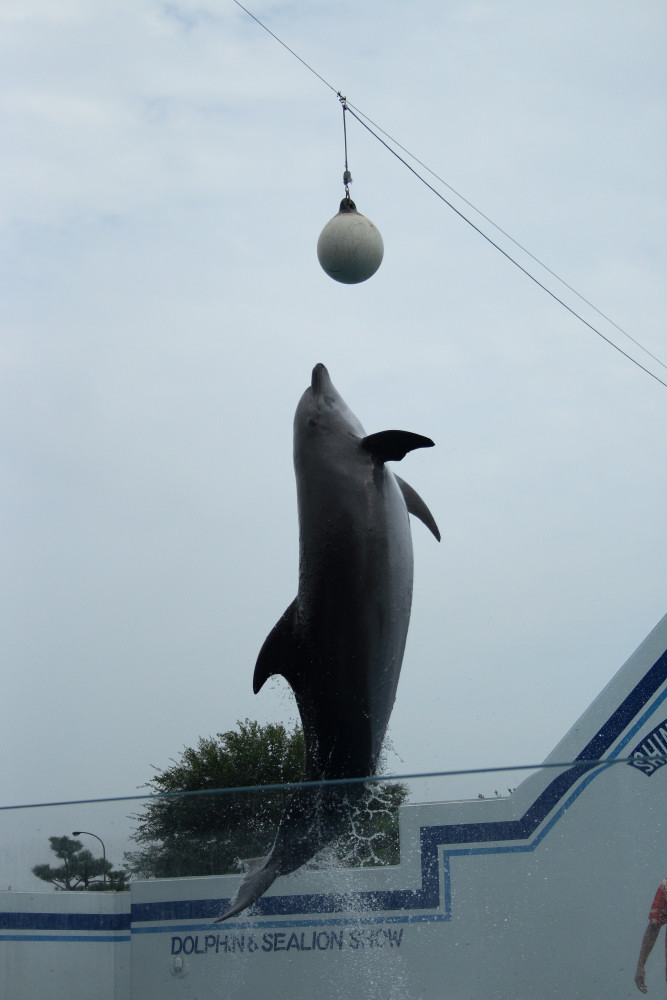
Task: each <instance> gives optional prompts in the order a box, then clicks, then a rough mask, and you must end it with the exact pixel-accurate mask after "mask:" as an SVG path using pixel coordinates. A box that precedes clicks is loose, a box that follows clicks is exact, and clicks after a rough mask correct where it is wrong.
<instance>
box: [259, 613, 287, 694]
mask: <svg viewBox="0 0 667 1000" xmlns="http://www.w3.org/2000/svg"><path fill="white" fill-rule="evenodd" d="M296 601H297V599H296V597H295V598H294V600H293V601H292V603H291V604H290V606H289V607H288V609H287V611H286V612H285V613H284V615H282V616H281V617H280V618H279V619H278V621H277V622H276V624H275V625H274V626H273V628H272V629H271V631H270V632H269V634H268V635H267V637H266V639H265V640H264V644H263V645H262V648H261V649H260V651H259V656H258V657H257V663H256V664H255V673H254V675H253V679H252V689H253V691H254V693H255V694H257V692H258V691H259V690H260V688H261V687H262V685H263V684H264V681H266V680H268V678H269V677H272V676H273V675H274V674H282V675H283V677H284V678H285V679H286V680H287V681H288V683H289V684H291V685H292V686H294V678H295V676H296V672H297V659H298V647H297V640H296V636H295V630H294V626H295V623H296Z"/></svg>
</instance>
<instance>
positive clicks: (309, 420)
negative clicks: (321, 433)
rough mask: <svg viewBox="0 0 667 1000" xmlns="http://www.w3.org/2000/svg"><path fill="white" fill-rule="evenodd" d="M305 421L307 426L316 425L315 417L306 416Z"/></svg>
mask: <svg viewBox="0 0 667 1000" xmlns="http://www.w3.org/2000/svg"><path fill="white" fill-rule="evenodd" d="M306 423H307V424H308V426H309V427H317V417H308V419H307V420H306Z"/></svg>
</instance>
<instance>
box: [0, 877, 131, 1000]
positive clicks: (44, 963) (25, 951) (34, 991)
mask: <svg viewBox="0 0 667 1000" xmlns="http://www.w3.org/2000/svg"><path fill="white" fill-rule="evenodd" d="M0 956H1V958H0V996H1V997H2V998H3V1000H39V998H44V1000H129V997H130V893H129V892H119V893H112V892H109V893H102V892H55V891H52V892H11V891H5V892H0Z"/></svg>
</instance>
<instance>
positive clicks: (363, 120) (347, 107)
mask: <svg viewBox="0 0 667 1000" xmlns="http://www.w3.org/2000/svg"><path fill="white" fill-rule="evenodd" d="M232 2H233V3H235V4H236V6H237V7H239V8H240V9H241V10H243V11H244V12H245V13H246V14H247V15H248V16H249V17H251V18H252V20H253V21H255V22H256V24H258V25H259V26H260V27H261V28H263V29H264V31H266V32H267V34H269V35H270V36H271V37H272V38H273V39H274V40H275V41H276V42H278V44H279V45H281V46H282V47H283V48H284V49H286V51H287V52H289V53H290V55H292V56H294V58H295V59H297V60H298V61H299V62H300V63H301V64H302V66H304V67H305V68H306V69H307V70H309V72H311V73H312V74H313V75H314V76H316V77H317V79H318V80H320V82H321V83H323V84H324V85H325V86H326V87H328V89H329V90H331V91H333V93H334V94H336V96H337V97H338V99H339V101H340V102H341V103H342V104H343V124H344V126H345V112H346V111H349V113H350V114H351V115H352V116H353V117H354V118H355V119H356V120H357V121H358V122H359V124H360V125H362V126H363V127H364V128H365V129H366V130H367V131H368V132H369V133H370V134H371V135H372V136H373V138H374V139H376V140H377V141H378V142H379V143H380V144H381V145H382V146H384V148H385V149H387V150H388V151H389V152H390V153H391V154H392V155H393V156H394V157H396V159H397V160H399V162H400V163H402V164H403V166H405V167H406V168H407V169H408V170H409V171H410V172H411V173H412V174H414V176H415V177H416V178H417V179H418V180H420V181H421V182H422V184H424V185H425V186H426V187H427V188H428V189H429V190H430V191H432V192H433V194H435V196H436V197H437V198H439V199H440V201H442V202H443V203H444V204H445V205H447V206H448V208H450V209H451V210H452V211H453V212H454V213H455V214H456V215H458V216H459V218H460V219H462V220H463V221H464V222H466V223H467V224H468V225H469V226H470V227H471V228H472V229H473V230H474V231H475V232H476V233H478V234H479V235H480V236H482V237H483V238H484V239H485V240H486V241H487V242H488V243H489V244H490V245H491V246H492V247H494V248H495V249H496V250H497V251H498V252H499V253H501V254H502V255H503V257H505V258H506V259H507V260H508V261H509V262H510V263H512V264H514V266H515V267H517V268H518V269H519V270H520V271H521V272H522V273H523V274H524V275H525V276H526V277H527V278H530V280H531V281H532V282H534V284H536V285H537V286H538V288H541V289H542V291H544V292H546V294H547V295H549V296H550V297H551V298H552V299H553V300H554V301H555V302H557V303H558V304H559V305H561V306H562V307H563V308H564V309H566V310H567V312H569V313H570V314H571V315H572V316H573V317H574V318H575V319H578V320H579V321H580V322H581V323H583V324H584V326H586V327H587V328H588V329H589V330H591V331H592V332H593V333H595V334H597V336H598V337H600V338H601V339H602V340H604V341H605V342H606V343H607V344H609V346H610V347H613V348H614V350H616V351H618V353H619V354H621V355H622V356H623V357H624V358H626V359H627V360H628V361H630V362H632V364H634V365H636V366H637V368H639V369H641V371H643V372H645V374H646V375H650V377H651V378H652V379H654V380H655V381H656V382H659V383H660V385H662V386H663V387H664V388H666V389H667V381H664V380H663V379H662V378H660V376H659V375H656V373H655V372H653V371H651V369H650V368H647V367H646V365H643V364H642V363H641V362H640V361H638V360H637V358H635V357H633V356H632V355H631V354H628V352H627V351H624V350H623V348H622V347H620V346H619V345H618V344H617V343H616V342H615V341H614V340H612V339H611V338H610V337H608V336H606V335H605V334H604V333H603V332H602V331H601V330H600V329H599V328H598V327H597V326H595V325H594V324H593V323H591V322H589V321H588V320H587V319H585V318H584V317H583V316H582V315H581V313H580V312H578V311H577V310H576V309H574V308H573V307H572V306H570V305H568V303H567V302H565V300H564V299H562V298H561V297H560V296H559V295H557V294H556V293H555V292H553V291H552V290H551V289H550V288H549V287H548V286H547V285H545V284H544V282H542V281H540V280H539V278H537V277H536V276H535V275H534V274H532V273H531V272H530V271H529V270H528V268H527V267H524V266H523V265H522V264H521V263H519V261H518V260H517V259H516V258H515V257H513V256H512V254H510V253H509V252H508V251H507V250H505V249H503V247H501V246H500V244H499V243H497V242H496V241H495V240H493V239H492V238H491V237H490V236H489V235H488V233H485V232H484V230H483V229H481V228H480V226H478V225H475V223H474V222H473V221H472V220H471V219H469V218H468V216H467V215H466V214H465V213H464V212H462V211H461V210H460V209H459V208H457V207H456V206H455V205H454V204H453V203H452V202H451V201H450V200H449V199H448V198H446V197H445V196H444V195H443V194H442V193H441V192H440V191H438V190H437V188H435V187H433V185H432V184H429V182H428V181H427V180H426V178H424V177H422V175H421V174H420V173H419V172H418V171H417V170H415V168H414V167H413V166H411V165H410V164H409V163H408V162H407V160H406V159H404V158H403V157H402V156H401V155H400V154H399V153H397V152H396V149H394V148H393V147H392V145H390V144H389V143H392V144H393V146H396V147H397V148H398V149H400V150H402V152H404V153H405V154H406V155H407V156H409V157H410V159H411V160H413V161H414V162H415V163H418V164H419V165H420V166H421V167H422V168H423V169H424V170H426V171H427V173H429V174H430V175H431V176H432V177H434V178H435V179H436V180H437V181H438V182H439V183H440V184H442V185H444V186H445V187H446V188H447V189H448V190H449V191H451V192H452V193H453V194H454V195H456V197H457V198H459V199H460V200H461V201H462V202H463V203H464V204H465V205H467V206H468V207H469V208H471V209H472V210H473V211H474V212H476V213H477V215H479V216H480V217H481V218H482V219H484V220H485V221H486V222H488V223H489V224H490V225H491V226H493V228H494V229H495V230H497V231H498V232H499V233H501V234H502V235H503V236H504V237H506V239H508V240H510V242H511V243H513V244H514V246H516V247H517V248H518V249H519V250H521V251H522V252H523V253H525V254H526V255H527V256H528V257H530V259H531V260H533V261H535V263H536V264H538V265H539V266H540V267H541V268H543V269H544V270H545V271H546V272H547V273H548V274H550V275H551V276H552V277H553V278H555V279H556V280H557V281H558V282H560V284H562V285H563V286H564V287H565V288H567V289H568V290H569V291H570V292H572V293H573V294H574V295H576V297H577V298H578V299H580V300H581V301H582V302H584V303H585V304H586V305H587V306H589V308H591V309H593V311H594V312H595V313H597V315H598V316H600V317H601V318H602V319H604V320H605V321H606V322H607V323H609V324H610V325H611V326H613V327H614V328H615V329H616V330H618V331H619V332H620V333H622V334H623V336H625V337H627V338H628V340H630V341H632V343H633V344H635V346H636V347H638V348H639V349H640V350H641V351H643V352H644V353H645V354H646V355H647V356H648V357H650V358H652V360H653V361H655V362H657V364H659V365H660V366H661V367H662V368H664V369H665V370H666V371H667V365H666V364H665V363H664V362H663V361H662V360H661V359H660V358H659V357H657V356H656V355H655V354H653V353H651V351H649V350H648V349H647V348H646V347H644V346H643V344H641V343H640V342H639V341H638V340H636V339H635V338H634V337H632V336H631V335H630V334H629V333H628V332H627V331H626V330H624V329H623V327H621V326H619V324H618V323H615V322H614V320H612V319H610V317H609V316H607V315H605V313H603V312H602V311H601V310H600V309H598V308H597V306H595V305H594V304H593V303H592V302H590V301H589V300H588V299H587V298H585V297H584V296H583V295H581V293H580V292H578V291H577V290H576V288H574V287H573V286H572V285H570V284H568V282H567V281H565V280H564V279H563V278H561V277H560V276H559V275H558V274H557V273H556V272H555V271H553V270H552V269H551V268H550V267H548V266H547V265H546V264H545V263H543V261H541V260H540V259H539V258H538V257H537V256H536V255H535V254H533V253H532V252H531V251H530V250H528V249H527V248H526V247H525V246H523V245H522V244H521V243H520V242H519V241H518V240H516V239H514V237H513V236H511V235H510V234H509V233H507V232H506V231H505V230H504V229H502V228H501V227H500V226H498V225H497V224H496V223H495V222H494V221H493V220H492V219H491V218H489V216H488V215H486V214H485V213H484V212H482V211H481V210H480V209H478V208H477V207H476V206H475V205H474V204H473V203H472V202H471V201H469V200H468V199H467V198H465V197H464V196H463V195H462V194H460V193H459V192H458V191H456V189H455V188H453V187H452V186H451V185H450V184H448V183H447V182H446V181H445V180H443V179H442V177H440V176H439V175H438V174H437V173H436V172H435V171H434V170H431V168H430V167H428V166H427V165H426V164H425V163H423V162H422V161H421V160H420V159H419V158H418V157H416V156H415V155H414V154H413V153H411V152H410V151H409V150H408V149H406V147H405V146H403V145H401V143H400V142H398V141H397V140H396V139H394V138H393V137H392V136H391V135H389V133H388V132H386V131H385V130H384V129H382V128H381V127H380V126H379V125H377V124H376V123H375V122H374V121H373V120H372V119H371V118H369V116H368V115H366V114H364V112H363V111H361V109H360V108H358V107H357V106H356V105H354V104H353V103H352V102H351V101H348V100H347V98H346V97H343V95H342V94H341V91H340V90H337V89H336V88H335V87H334V86H333V84H331V83H330V82H329V81H328V80H327V79H325V77H323V76H322V75H321V74H320V73H318V71H317V70H316V69H315V68H314V67H313V66H311V65H310V63H308V62H306V60H305V59H303V58H302V57H301V56H300V55H299V54H298V53H297V52H295V51H294V49H292V48H290V46H289V45H287V44H286V43H285V42H284V41H283V40H282V39H281V38H279V36H278V35H276V34H275V32H273V31H272V30H271V29H270V28H269V27H268V26H267V25H266V24H264V22H263V21H261V20H260V19H259V18H258V17H257V16H256V15H255V14H253V13H252V11H250V10H249V9H248V8H247V7H245V6H244V5H243V4H242V3H240V0H232ZM371 125H372V126H373V127H372V128H371ZM374 129H377V132H376V131H374ZM378 132H379V133H381V135H384V136H385V137H386V139H387V140H389V141H388V142H387V141H385V139H382V138H381V135H378ZM345 144H346V149H345V176H346V177H348V175H349V171H348V169H347V133H345ZM348 179H349V178H348Z"/></svg>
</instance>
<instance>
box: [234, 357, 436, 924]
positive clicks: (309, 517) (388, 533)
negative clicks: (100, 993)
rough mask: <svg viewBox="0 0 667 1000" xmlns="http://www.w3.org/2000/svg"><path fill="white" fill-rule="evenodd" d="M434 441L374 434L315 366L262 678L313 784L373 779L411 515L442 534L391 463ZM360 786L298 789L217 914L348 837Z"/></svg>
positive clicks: (405, 598) (400, 639)
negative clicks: (294, 544) (295, 528)
mask: <svg viewBox="0 0 667 1000" xmlns="http://www.w3.org/2000/svg"><path fill="white" fill-rule="evenodd" d="M432 445H433V441H431V439H430V438H427V437H422V436H421V435H419V434H412V433H410V432H408V431H396V430H389V431H381V432H380V433H379V434H371V435H369V436H367V435H366V433H365V431H364V429H363V427H362V426H361V424H360V423H359V421H358V420H357V418H356V417H355V415H354V414H353V413H352V411H351V410H350V409H349V408H348V407H347V405H346V404H345V402H344V400H343V399H342V398H341V396H340V395H339V394H338V392H337V391H336V389H335V388H334V386H333V384H332V382H331V379H330V377H329V373H328V371H327V369H326V368H325V367H324V365H322V364H318V365H316V366H315V368H314V369H313V374H312V381H311V385H310V387H309V388H308V389H306V391H305V392H304V394H303V396H302V397H301V400H300V402H299V405H298V407H297V410H296V414H295V417H294V468H295V472H296V482H297V500H298V508H299V589H298V593H297V596H296V598H295V600H294V601H293V602H292V603H291V604H290V606H289V607H288V609H287V611H286V612H285V613H284V615H283V616H282V617H281V618H280V620H279V621H278V623H277V624H276V625H275V626H274V628H273V629H272V630H271V632H270V633H269V635H268V636H267V638H266V640H265V642H264V645H263V646H262V648H261V650H260V653H259V656H258V658H257V664H256V666H255V674H254V679H253V689H254V691H255V693H257V692H258V691H259V690H260V688H261V687H262V685H263V684H264V682H265V680H266V679H267V678H268V677H270V676H271V675H272V674H282V675H283V677H285V678H286V679H287V681H288V682H289V684H290V686H291V687H292V690H293V691H294V694H295V697H296V702H297V706H298V708H299V713H300V715H301V722H302V724H303V731H304V736H305V743H306V767H305V772H304V777H303V780H304V781H308V782H310V781H324V780H328V779H343V778H362V777H368V776H370V775H372V774H374V773H375V769H376V766H377V762H378V757H379V755H380V750H381V748H382V742H383V740H384V736H385V732H386V729H387V724H388V722H389V716H390V714H391V710H392V707H393V704H394V698H395V695H396V687H397V684H398V677H399V674H400V671H401V662H402V660H403V651H404V649H405V641H406V638H407V633H408V624H409V621H410V607H411V602H412V569H413V557H412V539H411V535H410V524H409V518H408V513H410V514H413V515H414V516H415V517H418V518H419V519H420V520H421V521H423V522H424V524H425V525H426V526H427V527H428V528H429V529H430V531H431V532H432V533H433V534H434V535H435V537H436V538H437V539H438V541H439V540H440V532H439V531H438V527H437V525H436V523H435V521H434V519H433V516H432V514H431V512H430V511H429V509H428V507H427V506H426V504H425V503H424V502H423V500H422V499H421V497H420V496H419V495H418V494H417V493H416V492H415V490H413V489H412V487H411V486H408V484H407V483H405V482H403V480H402V479H399V478H398V476H395V475H394V474H393V473H392V472H391V470H390V469H388V468H387V466H386V464H385V463H386V462H389V461H400V459H402V458H403V457H404V456H405V455H406V454H407V453H408V452H409V451H412V450H413V449H415V448H426V447H432ZM363 790H364V786H363V784H362V783H354V784H352V785H350V786H347V788H346V787H345V786H341V785H333V786H328V787H327V786H325V788H324V789H323V788H317V787H316V788H313V787H312V786H311V787H304V788H297V790H296V791H295V793H294V795H293V796H292V797H291V799H290V801H289V802H288V804H287V807H286V809H285V812H284V814H283V817H282V819H281V821H280V825H279V827H278V832H277V835H276V839H275V842H274V844H273V847H272V849H271V852H270V854H269V855H268V857H267V858H265V859H261V860H260V861H259V862H258V863H256V864H254V865H253V866H252V867H251V868H250V870H249V871H248V873H247V874H246V876H245V877H244V880H243V882H242V883H241V886H240V888H239V890H238V892H237V894H236V896H235V898H234V900H233V901H232V904H231V907H230V909H229V910H228V912H227V913H225V914H224V915H223V916H222V917H219V918H218V919H219V920H225V919H227V918H228V917H232V916H234V915H235V914H237V913H240V912H241V910H244V909H245V908H246V907H247V906H250V904H251V903H253V902H254V901H255V900H256V899H258V898H259V897H260V896H261V895H262V893H263V892H265V891H266V889H267V888H268V887H269V886H270V885H271V883H272V882H273V881H274V879H275V878H277V876H279V875H286V874H288V873H289V872H292V871H295V870H296V869H297V868H299V867H300V866H301V865H303V864H304V863H305V862H306V861H308V860H309V859H310V858H311V857H312V856H313V855H314V854H316V853H317V851H319V850H320V849H321V848H322V847H324V846H325V845H326V844H328V843H330V842H331V841H332V840H334V839H335V838H336V837H337V836H338V835H339V834H340V833H342V831H343V830H344V829H345V827H346V825H347V822H348V821H349V817H350V814H351V810H352V809H353V808H354V804H355V801H358V800H359V798H360V797H361V795H362V794H363Z"/></svg>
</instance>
